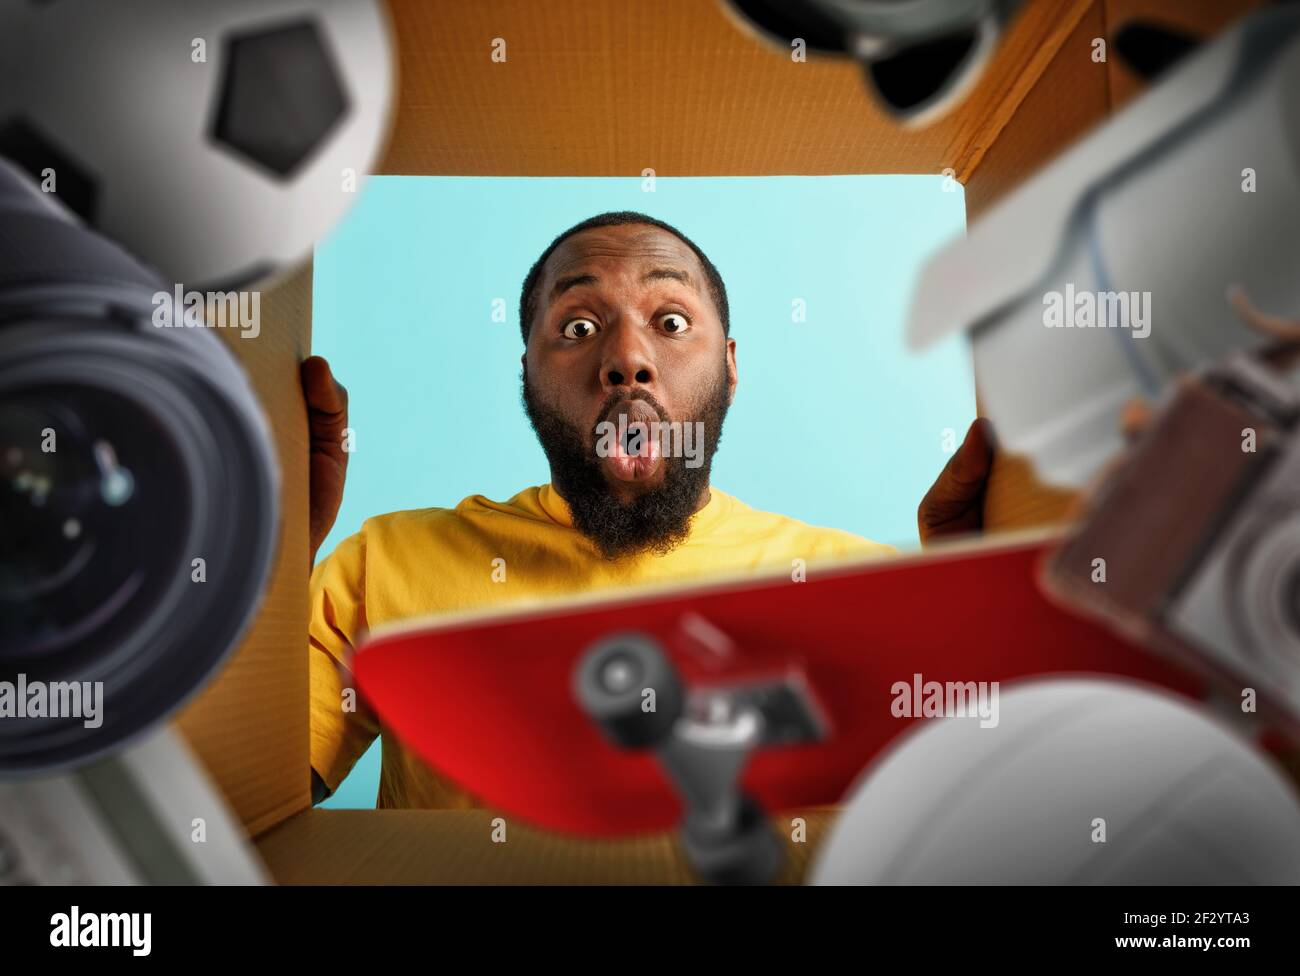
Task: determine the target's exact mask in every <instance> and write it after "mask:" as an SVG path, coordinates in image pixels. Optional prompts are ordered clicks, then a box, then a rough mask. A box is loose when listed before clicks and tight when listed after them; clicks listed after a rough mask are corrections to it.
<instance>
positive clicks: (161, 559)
mask: <svg viewBox="0 0 1300 976" xmlns="http://www.w3.org/2000/svg"><path fill="white" fill-rule="evenodd" d="M179 470H180V466H179V465H178V463H177V455H176V451H175V448H174V445H172V444H171V443H170V441H169V438H168V436H167V433H166V431H165V430H164V429H163V428H162V427H160V426H158V425H157V424H156V423H155V422H154V421H153V420H152V418H151V417H150V415H149V414H148V412H146V411H145V410H143V409H141V408H140V407H139V406H137V405H135V404H133V403H131V402H129V401H126V400H123V399H122V398H120V397H114V396H110V395H108V394H107V393H106V392H105V391H103V390H94V389H87V388H80V389H79V388H76V387H71V386H62V387H46V388H44V389H33V390H26V391H22V392H19V393H15V394H10V395H8V396H6V397H5V398H4V399H0V525H2V526H4V530H3V531H0V661H3V662H5V663H6V664H7V665H9V666H17V665H21V666H24V667H27V668H28V669H29V670H30V669H32V668H39V669H40V670H42V671H45V670H49V669H50V666H51V664H52V663H53V661H54V659H55V656H56V655H58V656H61V660H60V662H59V663H60V664H61V665H62V666H65V667H66V666H72V665H84V664H85V663H86V662H88V661H89V660H90V659H91V658H92V657H93V655H94V654H95V652H96V648H102V647H103V646H105V645H106V644H111V643H115V642H117V641H118V640H120V639H121V637H122V636H124V635H125V634H127V633H129V632H130V631H131V630H133V629H134V628H136V627H138V626H140V624H141V622H142V619H143V617H144V616H145V615H147V614H148V612H149V609H150V604H151V598H152V595H153V594H155V593H157V591H158V589H159V587H160V585H161V584H162V582H163V581H164V580H165V578H166V575H167V574H168V573H169V572H170V571H171V569H172V567H174V566H176V565H177V564H178V561H179V559H180V556H181V543H182V541H183V539H184V536H185V525H186V522H187V520H188V518H189V514H190V513H189V511H188V506H187V504H186V499H187V498H188V494H189V493H188V491H183V490H177V488H178V487H179V486H177V484H176V478H177V474H178V471H179Z"/></svg>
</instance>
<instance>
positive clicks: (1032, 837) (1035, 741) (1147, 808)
mask: <svg viewBox="0 0 1300 976" xmlns="http://www.w3.org/2000/svg"><path fill="white" fill-rule="evenodd" d="M1000 698H1001V702H1000V707H999V712H1000V719H999V722H998V724H997V725H996V726H993V727H991V728H982V727H981V725H980V722H979V721H977V720H972V719H967V718H943V719H936V720H931V721H923V722H919V723H917V725H916V726H915V727H914V728H913V729H912V730H909V731H908V733H906V734H905V735H904V736H903V738H902V739H901V741H900V742H899V743H898V744H897V745H896V746H895V747H894V748H892V749H891V750H889V751H888V752H886V753H885V754H884V755H883V756H882V757H881V758H880V759H879V760H878V761H877V762H876V763H874V764H873V766H872V767H871V768H869V769H868V770H867V773H866V774H865V776H864V778H863V781H862V782H861V783H860V784H859V785H858V786H857V787H856V788H855V789H853V790H852V791H850V794H849V800H848V803H847V805H846V807H845V809H844V812H843V813H842V814H841V815H840V818H839V819H838V820H837V821H836V823H835V827H834V829H833V831H832V834H831V836H830V838H829V839H828V841H827V843H826V844H825V845H824V846H823V848H822V849H821V851H820V853H819V855H818V860H817V865H816V867H815V869H814V871H813V875H812V877H813V880H814V882H815V883H818V884H943V883H977V884H1120V885H1124V884H1269V885H1276V884H1296V883H1300V801H1298V800H1297V796H1296V792H1295V789H1294V787H1293V786H1292V784H1291V783H1290V782H1288V781H1287V780H1286V779H1285V778H1284V777H1283V776H1282V775H1281V773H1280V772H1279V771H1278V769H1277V768H1275V767H1274V766H1273V765H1272V764H1271V763H1269V762H1268V761H1267V760H1266V759H1265V758H1264V757H1263V756H1262V755H1261V754H1260V753H1259V752H1258V751H1256V750H1255V749H1253V748H1252V747H1251V746H1250V745H1249V743H1248V742H1247V740H1245V739H1244V738H1242V737H1240V736H1239V735H1237V734H1235V733H1234V732H1232V731H1230V730H1229V729H1228V728H1227V727H1226V726H1224V725H1223V724H1221V723H1219V722H1218V721H1216V720H1214V719H1212V718H1210V717H1209V716H1208V715H1207V714H1205V712H1204V711H1203V710H1201V709H1197V708H1194V707H1193V706H1192V705H1190V704H1188V703H1186V702H1185V701H1183V700H1181V699H1177V698H1174V697H1173V696H1172V695H1170V694H1167V693H1164V692H1156V691H1153V690H1150V689H1148V688H1144V687H1136V686H1132V685H1127V684H1121V683H1119V682H1115V681H1101V680H1093V679H1083V678H1079V679H1061V678H1055V679H1048V680H1041V681H1030V682H1026V683H1024V684H1022V685H1019V686H1016V687H1013V688H1010V689H1008V690H1007V692H1006V693H1005V694H1002V695H1001V696H1000Z"/></svg>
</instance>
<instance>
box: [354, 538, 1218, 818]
mask: <svg viewBox="0 0 1300 976" xmlns="http://www.w3.org/2000/svg"><path fill="white" fill-rule="evenodd" d="M1046 545H1047V544H1046V543H1045V542H1044V541H1043V540H1041V539H1040V540H1037V541H1033V542H1018V543H1012V544H1004V545H1001V546H995V547H986V546H980V547H977V548H976V547H959V548H957V549H955V550H954V551H952V552H949V553H944V552H942V551H938V552H931V553H923V554H918V555H916V556H908V557H901V558H895V559H885V560H871V561H858V562H851V563H850V562H845V563H840V564H837V565H836V566H835V567H834V568H823V569H822V570H821V571H819V572H817V573H815V574H811V575H810V576H809V578H808V580H807V582H803V583H795V582H792V581H791V580H790V578H789V576H788V575H782V576H778V577H772V576H763V577H749V578H746V579H734V578H733V579H730V580H728V581H726V582H723V583H713V584H709V585H700V584H695V585H684V586H678V587H673V588H672V589H666V588H660V589H658V590H657V591H655V592H653V593H651V594H650V595H646V594H644V593H642V594H630V595H629V594H625V595H615V596H610V597H607V598H604V599H600V600H595V599H592V598H586V599H584V600H582V601H580V602H575V603H573V604H572V605H567V606H562V605H557V604H549V605H547V606H545V607H543V608H541V609H537V608H530V609H527V610H523V611H505V612H501V611H497V612H496V613H493V614H487V613H484V614H476V615H474V616H473V617H468V618H467V617H462V618H460V619H445V618H444V619H442V620H441V621H440V619H439V618H429V620H427V621H425V622H408V623H404V624H402V625H400V626H396V627H391V628H388V629H385V630H376V631H375V632H374V633H373V634H372V635H371V636H370V638H369V640H368V641H366V642H365V643H364V644H363V645H362V647H361V648H360V649H359V650H358V653H357V655H356V660H355V674H356V678H357V681H358V683H359V685H360V688H361V691H362V693H363V694H364V695H365V696H366V698H367V699H368V701H369V702H370V704H371V705H372V707H373V708H374V709H375V710H376V712H377V714H378V715H379V716H380V718H381V720H382V721H383V722H384V723H385V724H386V725H387V726H388V727H389V728H390V729H391V730H392V731H393V732H394V733H395V734H396V735H397V737H398V738H399V739H400V740H401V741H402V742H403V743H404V744H405V745H406V746H407V747H408V748H410V749H411V750H413V751H414V752H415V753H416V754H417V755H418V756H420V757H421V758H422V759H423V760H424V761H425V762H427V763H429V764H430V765H431V766H432V767H433V768H434V769H437V770H438V771H439V772H440V773H442V774H443V775H446V776H448V777H450V778H451V779H452V780H454V781H456V782H457V783H459V784H460V785H461V786H462V787H463V788H464V789H467V790H469V791H470V792H471V793H473V794H474V795H476V796H477V797H479V798H480V799H481V800H482V802H484V803H485V804H487V805H488V806H490V807H492V808H494V809H498V810H501V811H502V812H504V813H507V814H511V815H515V816H518V817H520V818H522V819H525V820H528V821H531V822H532V823H534V824H537V825H539V826H541V827H545V828H548V829H552V830H558V831H566V832H574V833H581V834H588V835H613V834H626V833H635V832H641V831H652V830H661V829H665V828H668V827H671V826H673V825H674V824H676V823H677V822H678V820H679V818H680V815H681V812H682V809H681V804H680V802H679V801H678V799H677V796H676V795H675V793H674V790H673V787H672V784H671V782H670V781H669V780H668V778H667V776H666V774H665V773H664V771H663V769H662V768H661V767H660V765H659V764H658V762H657V760H656V759H655V758H654V756H653V755H651V754H648V753H646V752H636V751H627V750H623V749H620V748H618V747H617V746H615V745H613V744H611V743H610V742H609V741H608V740H606V738H605V737H604V735H603V733H602V731H601V729H600V728H599V727H598V725H597V724H596V723H595V722H594V721H593V720H592V719H591V718H590V717H589V716H588V715H587V714H586V712H585V711H584V710H583V709H582V708H581V706H580V705H579V703H578V702H577V700H576V699H575V697H574V691H573V672H574V668H575V666H576V664H577V662H578V660H579V658H580V657H581V656H582V654H583V652H584V651H585V650H586V649H587V648H588V647H589V645H591V644H592V643H593V642H594V641H596V640H598V639H599V638H601V637H603V636H606V635H608V634H611V633H615V632H619V631H627V630H639V631H642V632H644V633H647V634H649V635H650V636H652V637H654V638H656V639H657V640H658V641H659V642H660V643H661V644H662V645H663V647H664V650H665V651H666V653H667V654H668V656H669V658H670V659H671V660H672V661H673V663H674V665H675V666H676V668H677V670H678V672H679V673H680V675H681V677H682V680H683V681H684V682H685V683H686V685H687V686H688V688H693V687H697V686H700V685H703V684H705V683H707V684H717V685H728V684H733V683H735V682H737V681H741V680H744V679H748V678H753V677H756V676H772V675H774V674H781V673H787V672H790V671H798V672H801V673H802V675H803V677H804V679H805V680H806V681H807V683H808V685H809V686H810V687H811V688H812V690H813V693H814V695H815V698H816V700H817V703H818V705H819V707H820V710H821V712H822V714H823V716H824V717H825V719H826V720H827V722H828V725H829V735H828V737H827V738H826V739H825V740H824V741H821V742H817V743H811V744H801V745H792V746H777V747H769V748H764V749H761V750H760V751H758V752H756V753H755V754H754V755H753V756H752V758H751V759H750V760H749V763H748V765H747V766H746V768H745V771H744V774H743V776H742V779H741V783H742V785H743V786H744V787H745V789H746V790H747V791H749V792H750V793H751V794H752V795H754V796H755V798H757V799H758V801H759V802H760V803H761V804H762V805H763V807H764V808H765V809H767V810H769V811H778V810H783V809H790V808H795V807H807V806H815V805H821V804H830V803H835V802H837V801H839V800H840V798H841V797H842V796H843V795H844V793H845V791H846V789H847V788H848V787H849V786H851V785H852V783H853V782H854V781H855V780H856V779H857V778H858V776H859V775H860V774H861V772H862V771H863V769H864V767H865V766H866V765H867V764H868V763H869V762H870V761H871V760H872V758H873V757H874V756H875V755H876V754H877V753H878V752H880V750H881V749H882V748H884V747H885V746H886V745H887V744H888V743H889V742H890V741H891V740H893V739H894V738H895V737H897V736H898V735H899V734H900V733H901V732H903V731H904V730H905V729H906V728H907V727H908V726H909V725H910V724H911V723H912V722H913V721H916V719H915V718H911V719H908V718H896V717H894V715H893V714H891V709H890V704H891V702H892V701H893V698H894V695H893V693H892V692H891V688H892V687H893V686H894V684H895V682H898V681H903V682H907V683H909V684H911V683H912V681H913V677H912V676H913V675H914V674H918V673H919V674H920V675H922V677H923V680H925V681H939V682H946V681H962V682H966V681H976V682H979V681H990V682H992V681H998V682H1001V683H1002V684H1003V685H1005V684H1006V683H1008V682H1011V681H1013V680H1016V679H1020V678H1026V677H1029V676H1037V675H1046V674H1061V673H1068V672H1080V673H1093V674H1098V673H1100V674H1110V675H1117V676H1123V677H1126V678H1130V679H1136V680H1139V681H1145V682H1150V683H1153V684H1157V685H1161V686H1164V687H1166V688H1169V689H1172V690H1174V691H1176V692H1178V693H1181V694H1184V695H1187V696H1189V697H1199V696H1200V695H1201V694H1202V692H1203V690H1204V683H1203V681H1202V680H1201V679H1200V678H1198V677H1196V676H1194V675H1193V673H1192V672H1191V671H1185V670H1183V669H1182V668H1180V667H1177V666H1175V665H1174V664H1173V663H1171V662H1168V661H1166V660H1165V659H1162V658H1159V657H1157V656H1155V655H1153V654H1152V653H1151V652H1149V651H1146V650H1144V649H1142V648H1140V647H1137V646H1135V645H1133V644H1130V643H1127V642H1126V641H1125V640H1123V639H1122V638H1121V637H1119V636H1117V635H1115V634H1113V633H1111V632H1110V631H1108V630H1105V629H1103V628H1102V627H1101V626H1099V625H1097V624H1095V623H1093V622H1091V621H1088V620H1086V619H1084V618H1082V617H1078V616H1075V615H1074V614H1072V613H1069V612H1067V611H1066V610H1064V609H1062V608H1060V607H1058V606H1056V605H1054V604H1052V603H1050V602H1048V600H1047V599H1046V598H1045V597H1044V596H1043V595H1042V594H1041V593H1040V591H1039V589H1038V586H1037V584H1036V581H1035V575H1036V569H1037V563H1038V561H1039V559H1040V557H1041V556H1042V554H1043V552H1044V550H1045V548H1046ZM957 720H958V721H962V720H964V721H978V719H957Z"/></svg>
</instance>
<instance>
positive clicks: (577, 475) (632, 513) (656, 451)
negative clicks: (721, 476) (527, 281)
mask: <svg viewBox="0 0 1300 976" xmlns="http://www.w3.org/2000/svg"><path fill="white" fill-rule="evenodd" d="M537 296H538V303H537V307H538V311H537V315H536V317H535V318H534V320H533V323H532V327H531V330H530V332H529V336H528V347H527V349H526V351H525V353H524V357H523V363H524V404H525V407H526V409H527V410H528V415H529V418H530V420H532V423H533V427H534V429H535V430H536V431H537V435H538V438H539V439H540V440H541V442H542V447H543V449H544V450H545V451H546V455H547V459H548V460H549V461H550V464H551V477H552V480H553V481H554V482H555V486H556V488H557V489H558V490H559V492H560V494H561V495H562V496H563V497H564V499H565V501H566V502H568V504H569V507H570V508H571V510H572V511H573V516H574V524H575V526H577V528H579V529H580V530H581V531H583V532H584V533H585V534H586V535H588V536H589V537H591V538H592V540H593V541H594V542H596V543H597V545H598V546H599V547H600V548H601V550H602V551H603V552H604V554H605V555H606V556H610V557H613V556H618V555H624V554H627V553H630V552H635V551H640V550H645V549H652V550H656V551H661V552H662V551H667V550H668V549H670V548H672V546H673V545H675V544H676V543H677V542H680V541H681V539H683V538H684V537H685V534H686V531H687V528H688V526H689V520H690V516H691V515H692V514H693V513H694V512H695V510H696V509H697V508H698V507H699V506H700V505H702V504H704V502H706V501H707V499H708V494H707V491H708V472H709V468H710V461H711V458H712V454H713V452H714V450H716V448H717V442H718V438H719V437H720V436H721V431H722V420H723V417H724V416H725V414H726V410H727V407H728V406H729V405H730V403H731V400H732V397H733V396H734V393H735V388H736V344H735V341H734V340H731V339H728V338H727V337H726V336H725V335H724V334H723V329H722V322H721V321H720V319H719V318H718V312H717V309H716V307H715V306H714V304H713V300H712V298H711V297H710V295H709V291H708V285H707V281H706V278H705V274H704V269H703V267H702V266H701V265H700V262H699V259H698V258H696V256H695V253H694V252H693V251H692V250H691V249H690V248H689V247H688V246H687V245H686V244H685V243H683V242H682V241H680V240H679V239H678V238H677V237H675V236H674V235H673V234H670V233H668V232H667V231H664V230H660V229H659V228H657V227H653V226H650V225H647V224H624V225H621V226H617V227H601V228H593V229H590V230H586V231H582V232H580V233H578V234H574V235H573V236H572V237H570V238H568V239H567V240H565V241H564V242H563V243H562V244H561V245H560V246H559V247H557V248H556V249H555V251H553V252H552V253H551V255H550V257H549V258H548V259H547V261H546V265H545V266H544V268H543V272H542V275H541V279H540V282H539V287H538V293H537ZM620 421H622V423H621V424H620ZM655 421H658V422H659V423H660V424H661V425H665V424H668V423H671V422H680V423H681V424H682V425H683V435H684V434H685V430H684V428H685V425H687V424H689V425H691V431H692V433H693V432H694V431H695V430H696V427H695V425H696V423H697V422H698V423H702V424H703V425H704V428H703V430H704V435H705V441H704V444H703V445H696V456H695V457H694V458H688V457H683V456H676V457H674V456H664V454H663V453H662V452H661V451H660V447H661V446H665V445H664V440H663V438H664V430H665V428H663V427H661V428H660V431H659V434H660V437H659V438H656V437H654V436H653V433H654V432H653V431H652V430H650V429H649V425H650V424H651V423H653V422H655ZM618 431H626V432H627V433H628V435H629V439H625V440H622V441H619V440H618V438H617V437H616V436H614V437H610V436H605V435H609V434H610V433H611V432H618ZM673 433H675V432H673ZM611 440H612V441H613V442H614V443H613V447H614V449H613V450H612V451H611V450H609V449H608V448H609V447H610V444H611ZM669 453H670V454H671V453H672V452H671V451H670V452H669ZM688 462H689V463H688Z"/></svg>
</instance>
